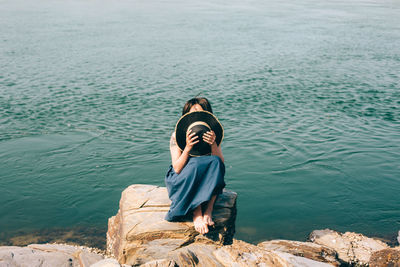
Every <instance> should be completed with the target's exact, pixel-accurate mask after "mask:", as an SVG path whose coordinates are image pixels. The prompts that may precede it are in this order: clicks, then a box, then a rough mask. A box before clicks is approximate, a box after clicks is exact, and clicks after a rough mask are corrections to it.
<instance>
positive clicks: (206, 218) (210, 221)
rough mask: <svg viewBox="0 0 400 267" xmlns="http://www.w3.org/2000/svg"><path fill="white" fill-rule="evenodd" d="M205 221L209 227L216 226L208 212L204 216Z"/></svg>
mask: <svg viewBox="0 0 400 267" xmlns="http://www.w3.org/2000/svg"><path fill="white" fill-rule="evenodd" d="M203 221H204V222H205V223H206V224H208V225H209V226H213V225H214V221H213V220H212V215H211V214H210V213H208V212H205V213H204V215H203Z"/></svg>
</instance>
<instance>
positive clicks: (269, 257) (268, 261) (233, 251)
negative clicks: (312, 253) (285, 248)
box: [213, 239, 332, 267]
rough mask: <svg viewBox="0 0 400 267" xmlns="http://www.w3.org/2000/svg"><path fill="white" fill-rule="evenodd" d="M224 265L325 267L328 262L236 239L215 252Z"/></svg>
mask: <svg viewBox="0 0 400 267" xmlns="http://www.w3.org/2000/svg"><path fill="white" fill-rule="evenodd" d="M213 254H214V256H215V258H216V259H217V260H218V261H219V262H220V263H222V265H223V266H226V267H227V266H238V267H239V266H240V267H242V266H243V267H245V266H254V267H255V266H276V267H283V266H285V267H286V266H299V267H300V266H301V267H324V266H332V265H330V264H327V263H322V262H319V261H314V260H310V259H307V258H304V257H298V256H294V255H292V254H289V253H285V252H279V251H273V250H268V249H263V248H261V247H259V246H255V245H252V244H249V243H246V242H244V241H240V240H236V239H235V240H234V242H233V244H232V245H228V246H222V247H220V248H218V249H217V250H215V251H214V252H213Z"/></svg>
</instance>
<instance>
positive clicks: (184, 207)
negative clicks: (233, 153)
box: [165, 155, 226, 222]
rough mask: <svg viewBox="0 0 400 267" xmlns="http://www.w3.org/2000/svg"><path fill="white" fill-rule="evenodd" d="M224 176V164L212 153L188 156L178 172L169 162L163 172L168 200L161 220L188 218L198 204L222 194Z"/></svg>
mask: <svg viewBox="0 0 400 267" xmlns="http://www.w3.org/2000/svg"><path fill="white" fill-rule="evenodd" d="M224 175H225V164H224V163H223V162H222V160H221V158H220V157H218V156H216V155H209V156H200V157H189V159H188V162H187V163H186V165H185V167H184V168H183V169H182V171H181V172H180V173H179V174H177V173H176V172H175V170H174V168H173V167H172V165H170V166H169V169H168V171H167V174H166V175H165V184H166V186H167V190H168V197H169V198H170V199H171V201H172V203H171V206H170V209H169V211H168V213H167V215H166V216H165V220H167V221H170V222H172V221H182V220H185V219H191V218H192V212H193V210H194V209H195V208H196V207H197V206H198V205H200V204H202V203H204V202H206V201H209V200H210V199H211V196H213V195H215V194H216V195H218V194H221V193H222V189H223V188H224V187H225V185H226V184H225V181H224ZM189 217H190V218H189Z"/></svg>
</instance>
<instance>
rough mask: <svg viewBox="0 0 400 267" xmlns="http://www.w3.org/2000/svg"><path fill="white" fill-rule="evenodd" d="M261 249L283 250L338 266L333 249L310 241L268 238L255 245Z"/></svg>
mask: <svg viewBox="0 0 400 267" xmlns="http://www.w3.org/2000/svg"><path fill="white" fill-rule="evenodd" d="M257 246H258V247H261V248H263V249H268V250H273V251H276V252H285V253H289V254H292V255H295V256H299V257H304V258H308V259H312V260H315V261H321V262H325V263H329V264H331V265H333V266H340V264H341V263H340V261H338V258H337V253H336V251H335V250H333V249H331V248H329V247H326V246H323V245H319V244H316V243H312V242H300V241H294V240H282V239H278V240H269V241H264V242H261V243H259V244H258V245H257Z"/></svg>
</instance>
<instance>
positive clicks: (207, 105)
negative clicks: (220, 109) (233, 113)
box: [182, 97, 213, 116]
mask: <svg viewBox="0 0 400 267" xmlns="http://www.w3.org/2000/svg"><path fill="white" fill-rule="evenodd" d="M195 104H199V105H200V106H201V107H202V108H203V109H204V110H205V111H209V112H211V113H213V112H212V108H211V105H210V102H209V101H208V100H207V98H205V97H195V98H192V99H190V100H188V101H187V102H186V104H185V105H184V106H183V109H182V116H183V115H185V114H186V113H188V112H189V110H190V109H191V108H192V107H193V106H194V105H195Z"/></svg>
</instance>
